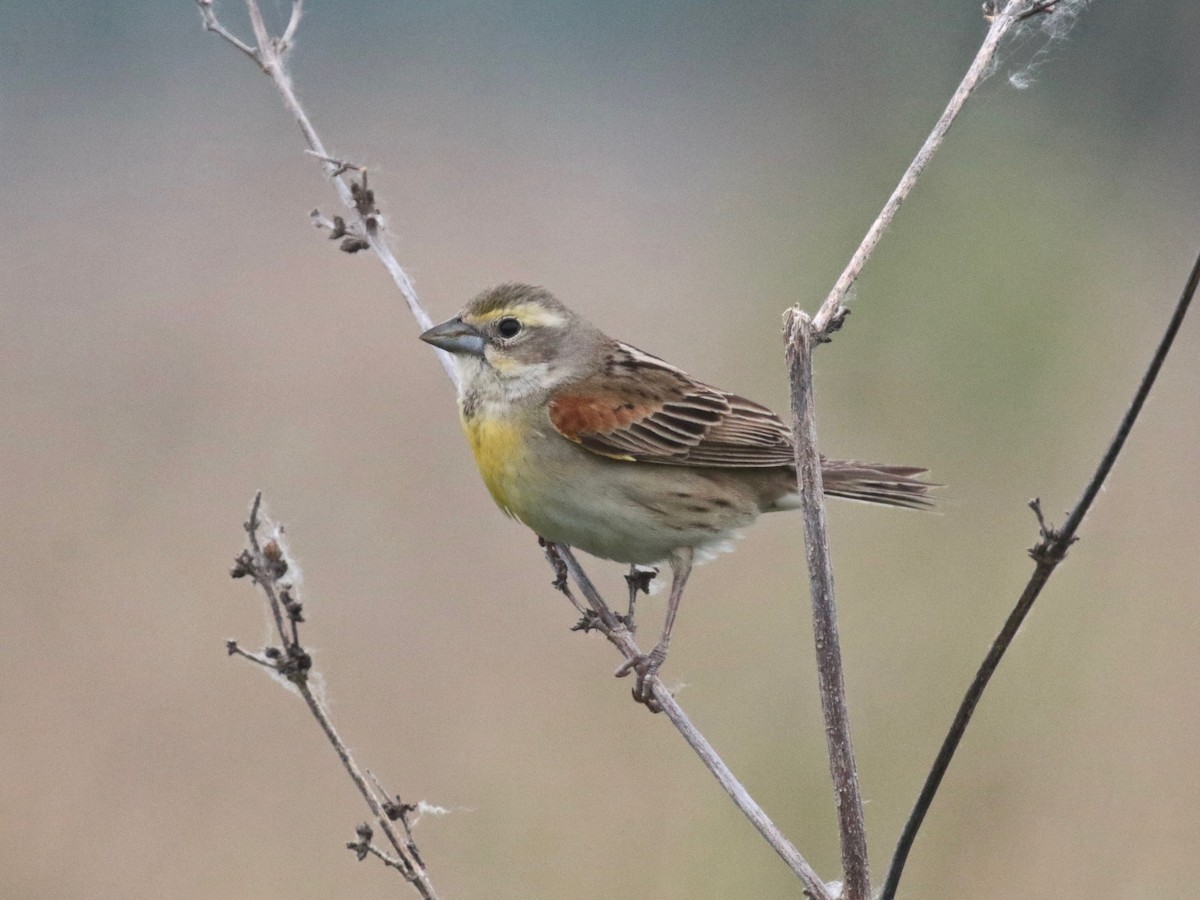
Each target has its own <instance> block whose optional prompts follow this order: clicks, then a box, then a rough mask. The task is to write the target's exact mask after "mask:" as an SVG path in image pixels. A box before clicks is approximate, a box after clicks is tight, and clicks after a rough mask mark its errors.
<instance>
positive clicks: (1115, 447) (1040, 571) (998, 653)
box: [879, 257, 1200, 900]
mask: <svg viewBox="0 0 1200 900" xmlns="http://www.w3.org/2000/svg"><path fill="white" fill-rule="evenodd" d="M1198 284H1200V257H1197V259H1196V262H1195V264H1194V265H1193V266H1192V271H1191V274H1190V275H1189V276H1188V280H1187V284H1186V285H1185V286H1184V289H1183V293H1182V295H1181V296H1180V298H1179V302H1178V303H1177V304H1176V305H1175V312H1174V314H1173V315H1172V316H1171V320H1170V322H1168V323H1167V329H1166V331H1165V332H1164V333H1163V336H1162V339H1161V340H1160V341H1159V344H1158V348H1157V349H1156V350H1155V351H1154V356H1153V358H1152V359H1151V360H1150V365H1149V366H1148V367H1147V369H1146V373H1145V374H1144V375H1143V376H1142V381H1141V384H1140V385H1138V389H1137V392H1136V393H1135V394H1134V397H1133V401H1132V402H1131V403H1130V405H1129V409H1128V410H1126V412H1125V415H1124V416H1123V417H1122V418H1121V422H1120V424H1119V425H1118V426H1117V432H1116V434H1115V435H1113V438H1112V440H1111V441H1110V442H1109V445H1108V449H1107V450H1106V451H1105V453H1104V456H1103V457H1102V458H1101V460H1100V464H1099V465H1098V466H1097V467H1096V471H1095V472H1093V473H1092V477H1091V479H1090V480H1089V481H1088V483H1087V486H1086V487H1085V488H1084V490H1083V494H1082V495H1081V496H1080V498H1079V500H1078V502H1077V503H1076V504H1075V506H1074V508H1072V510H1071V512H1070V513H1069V514H1068V515H1067V521H1066V523H1065V524H1064V525H1063V527H1062V528H1061V529H1055V528H1052V527H1050V526H1049V525H1047V524H1046V520H1045V519H1044V518H1043V516H1042V508H1041V503H1040V502H1039V501H1038V500H1032V501H1030V503H1029V505H1030V507H1031V508H1032V509H1033V512H1034V514H1035V515H1036V516H1037V520H1038V534H1039V540H1038V542H1037V543H1036V544H1035V545H1034V546H1033V547H1032V548H1031V549H1030V551H1029V555H1030V556H1031V557H1032V558H1033V560H1034V569H1033V574H1032V575H1030V576H1029V582H1028V584H1026V585H1025V590H1023V591H1022V592H1021V596H1020V597H1019V598H1018V600H1017V605H1016V606H1015V607H1013V610H1012V612H1011V613H1009V615H1008V618H1007V619H1006V620H1005V622H1004V627H1003V628H1001V629H1000V633H999V634H998V635H996V639H995V640H994V641H993V642H992V646H991V648H990V649H989V650H988V652H987V656H985V657H984V659H983V663H982V664H981V665H980V667H979V671H978V672H976V673H975V678H974V680H973V681H972V682H971V686H970V687H969V688H967V693H966V695H965V696H964V697H963V699H962V703H960V704H959V707H958V712H957V713H956V714H955V716H954V721H953V723H951V725H950V730H949V732H947V734H946V737H945V739H944V740H943V741H942V746H941V749H940V750H938V755H937V758H936V759H935V760H934V761H933V766H932V767H931V768H930V770H929V774H928V775H927V776H926V778H925V784H924V786H923V787H922V788H921V793H920V794H919V795H918V797H917V802H916V803H915V804H914V805H913V810H912V812H911V813H909V817H908V821H907V822H906V823H905V825H904V830H903V831H902V832H901V833H900V840H899V841H898V842H897V844H896V850H895V852H894V853H893V855H892V863H891V866H890V867H889V868H888V874H887V880H886V882H885V883H884V886H883V891H882V893H881V894H880V895H879V897H880V900H894V898H895V896H896V889H897V888H898V887H899V885H900V876H901V875H903V874H904V864H905V863H906V862H907V860H908V854H909V851H910V850H911V849H912V845H913V841H915V840H916V837H917V832H918V831H920V829H921V823H922V822H924V821H925V814H926V813H927V812H929V807H930V806H931V805H932V804H933V798H934V796H935V795H936V794H937V791H938V787H939V786H940V785H941V783H942V778H943V777H944V776H945V774H946V770H947V769H949V768H950V762H951V760H952V759H953V758H954V754H955V751H957V750H958V745H959V743H960V742H961V741H962V738H963V735H964V734H965V733H966V730H967V725H968V724H970V721H971V716H972V714H973V713H974V712H975V707H976V706H977V705H978V703H979V700H980V698H981V697H982V696H983V692H984V690H985V689H986V688H987V686H988V682H989V681H991V679H992V675H993V674H995V671H996V668H997V666H999V665H1000V660H1001V659H1002V658H1003V657H1004V653H1005V651H1006V650H1008V647H1009V645H1010V644H1011V643H1012V641H1013V638H1014V637H1016V635H1017V631H1018V629H1020V627H1021V623H1022V622H1024V621H1025V617H1026V616H1027V615H1028V614H1029V610H1030V609H1032V608H1033V603H1034V601H1035V600H1037V598H1038V595H1039V594H1041V592H1042V588H1044V587H1045V586H1046V582H1047V581H1049V580H1050V576H1051V575H1053V574H1054V571H1055V569H1057V568H1058V564H1059V563H1060V562H1062V561H1063V560H1064V559H1065V558H1066V556H1067V550H1068V549H1069V548H1070V546H1071V545H1072V544H1073V543H1075V541H1076V540H1077V537H1076V532H1078V530H1079V526H1080V525H1081V524H1082V523H1083V519H1084V516H1086V515H1087V513H1088V510H1089V509H1091V506H1092V503H1093V502H1094V501H1095V499H1096V496H1097V495H1098V494H1099V493H1100V488H1101V487H1103V485H1104V481H1105V479H1107V478H1108V473H1109V472H1111V471H1112V468H1113V465H1114V464H1115V463H1116V461H1117V457H1118V456H1119V455H1120V454H1121V449H1122V448H1123V447H1124V446H1125V440H1126V438H1128V437H1129V433H1130V432H1131V431H1132V430H1133V426H1134V423H1135V422H1136V421H1137V417H1138V414H1139V413H1141V411H1142V407H1143V406H1144V405H1145V403H1146V398H1147V397H1149V396H1150V389H1151V388H1152V387H1153V386H1154V382H1155V380H1156V379H1157V378H1158V373H1159V371H1160V370H1161V369H1162V365H1163V362H1164V361H1165V360H1166V358H1167V354H1168V353H1169V352H1170V351H1171V345H1172V344H1173V343H1174V341H1175V336H1176V334H1178V333H1179V328H1180V326H1181V325H1182V324H1183V318H1184V316H1185V315H1186V314H1187V310H1188V307H1189V306H1190V305H1191V302H1192V297H1194V296H1195V294H1196V288H1197V285H1198Z"/></svg>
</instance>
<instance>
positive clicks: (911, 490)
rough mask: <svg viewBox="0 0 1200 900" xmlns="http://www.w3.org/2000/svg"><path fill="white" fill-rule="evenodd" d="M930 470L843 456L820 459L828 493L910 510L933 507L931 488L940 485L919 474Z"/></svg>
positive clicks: (823, 479)
mask: <svg viewBox="0 0 1200 900" xmlns="http://www.w3.org/2000/svg"><path fill="white" fill-rule="evenodd" d="M927 471H928V469H923V468H921V467H920V466H888V465H880V464H878V463H863V462H856V461H854V460H844V459H826V460H822V461H821V479H822V481H823V482H824V485H825V493H826V494H828V495H829V496H831V497H842V498H844V499H847V500H861V501H863V502H864V503H879V504H882V505H884V506H902V507H905V508H907V509H930V508H932V507H933V504H934V498H933V497H930V496H929V491H930V489H932V488H937V487H941V485H940V484H934V483H932V482H928V481H922V480H921V479H920V476H921V475H924V474H925V473H926V472H927Z"/></svg>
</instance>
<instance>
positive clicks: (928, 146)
mask: <svg viewBox="0 0 1200 900" xmlns="http://www.w3.org/2000/svg"><path fill="white" fill-rule="evenodd" d="M1026 2H1027V0H1009V3H1008V4H1006V5H1005V7H1004V11H1003V12H1001V13H1000V14H999V15H997V16H996V18H995V19H994V20H993V21H992V24H991V27H990V28H989V29H988V33H987V37H986V38H985V39H984V42H983V44H982V45H981V46H980V48H979V51H978V52H977V53H976V54H975V59H974V60H973V61H972V62H971V65H970V68H968V69H967V74H966V75H964V76H963V79H962V81H961V82H960V83H959V85H958V88H957V90H955V92H954V95H953V96H952V97H951V98H950V102H949V103H948V104H947V105H946V109H945V111H944V112H943V113H942V115H941V117H940V118H939V119H938V120H937V123H936V124H935V125H934V126H933V130H932V131H931V132H930V133H929V136H928V137H927V138H925V143H924V144H922V145H921V149H920V150H918V151H917V155H916V156H915V157H913V161H912V162H911V163H909V166H908V168H907V169H906V170H905V172H904V174H903V175H902V176H901V178H900V182H899V184H897V185H896V189H895V190H894V191H892V195H891V196H890V197H888V199H887V202H886V203H885V204H884V205H883V209H882V210H881V211H880V213H879V215H878V216H877V217H876V219H875V221H874V222H872V223H871V227H870V228H869V229H868V230H867V233H866V236H865V237H863V239H862V243H861V244H859V246H858V249H857V250H855V251H854V255H853V256H851V257H850V262H849V263H847V264H846V268H845V270H844V271H843V272H842V274H841V276H840V277H839V278H838V280H837V282H835V283H834V286H833V290H831V291H830V292H829V296H828V297H826V298H825V302H824V303H822V304H821V308H820V309H819V310H817V314H816V315H815V316H813V318H812V329H813V332H814V333H815V334H817V335H818V336H824V335H825V334H826V333H827V332H829V331H833V330H836V329H837V328H838V327H839V326H840V324H841V321H842V319H843V318H844V317H845V314H846V306H845V302H846V296H847V294H849V293H850V288H852V287H853V286H854V282H855V281H857V280H858V276H859V275H860V274H861V273H862V270H863V266H865V265H866V264H867V260H868V259H870V258H871V254H872V253H874V252H875V248H876V247H877V246H878V245H879V241H880V238H882V237H883V233H884V231H886V230H887V227H888V226H889V225H891V223H892V219H894V218H895V216H896V211H897V210H898V209H899V208H900V204H901V203H903V202H904V200H905V198H906V197H908V195H909V194H910V193H911V192H912V189H913V188H914V187H915V186H916V184H917V180H918V179H919V178H920V177H921V172H922V171H924V169H925V166H927V165H928V164H929V161H930V160H931V159H932V158H933V155H934V154H935V153H937V151H938V148H939V147H941V145H942V141H944V140H945V138H946V134H947V132H949V130H950V126H951V125H953V124H954V120H955V119H957V118H958V114H959V113H960V112H962V108H963V106H964V105H965V104H966V102H967V98H969V97H970V96H971V94H972V93H973V92H974V91H975V88H977V87H978V86H979V84H980V82H982V81H983V80H984V78H986V77H987V75H988V73H989V72H990V71H991V68H992V60H993V58H994V57H995V55H996V50H997V48H998V47H999V46H1000V42H1001V41H1002V40H1003V39H1004V36H1005V35H1006V34H1008V32H1009V31H1010V30H1011V29H1012V27H1013V26H1014V25H1015V24H1016V23H1017V20H1018V18H1019V17H1020V16H1021V15H1023V13H1024V6H1025V3H1026Z"/></svg>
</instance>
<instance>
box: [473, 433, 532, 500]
mask: <svg viewBox="0 0 1200 900" xmlns="http://www.w3.org/2000/svg"><path fill="white" fill-rule="evenodd" d="M462 422H463V430H464V431H465V432H466V433H467V440H468V441H469V442H470V444H471V452H472V453H473V454H474V455H475V465H476V466H478V467H479V474H480V475H481V476H483V483H484V484H485V485H487V489H488V492H489V493H490V494H491V495H492V499H493V500H495V501H496V505H497V506H499V507H500V508H501V509H502V510H504V512H506V513H507V514H508V515H510V516H513V517H517V513H516V512H515V511H514V510H516V509H517V508H519V506H520V484H519V478H518V475H519V472H520V467H521V464H522V463H523V462H524V458H525V441H524V438H523V437H522V433H521V429H520V428H519V427H518V426H517V425H516V424H515V423H513V422H511V421H508V420H505V419H495V418H487V417H473V418H467V417H465V416H464V417H463V420H462Z"/></svg>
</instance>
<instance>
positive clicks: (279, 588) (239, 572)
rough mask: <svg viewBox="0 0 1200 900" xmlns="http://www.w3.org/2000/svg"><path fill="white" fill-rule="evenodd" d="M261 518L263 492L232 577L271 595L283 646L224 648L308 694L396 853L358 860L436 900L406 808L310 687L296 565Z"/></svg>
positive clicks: (310, 705) (362, 842) (361, 840)
mask: <svg viewBox="0 0 1200 900" xmlns="http://www.w3.org/2000/svg"><path fill="white" fill-rule="evenodd" d="M261 516H262V492H261V491H260V492H259V493H257V494H255V496H254V502H253V504H251V506H250V518H249V520H248V521H247V522H246V525H245V528H246V534H247V536H248V542H249V544H250V546H249V548H248V549H246V550H244V551H242V553H241V555H239V556H238V558H237V560H236V562H235V563H234V567H233V569H232V571H231V572H230V574H231V575H232V576H233V577H234V578H245V577H247V576H248V577H250V578H251V579H252V580H253V581H254V583H255V584H256V585H258V586H259V587H260V588H261V589H262V591H263V593H264V594H265V595H266V597H267V603H268V605H269V606H270V608H271V616H272V618H273V619H274V621H275V630H276V633H277V634H278V636H279V641H280V643H281V645H282V649H281V648H280V647H267V648H266V649H265V650H263V652H262V653H251V652H249V651H246V650H243V649H242V648H241V647H240V646H239V645H238V643H237V641H228V642H227V643H226V649H227V650H228V651H229V655H230V656H241V657H244V658H245V659H248V660H250V661H251V662H254V663H257V664H258V665H260V666H265V667H266V668H269V669H271V670H273V671H274V672H275V673H276V674H278V675H280V676H281V677H283V678H285V679H287V681H288V682H289V683H290V684H291V685H292V686H293V687H294V688H295V689H296V690H297V691H298V692H299V694H300V696H301V697H303V698H304V702H305V704H306V705H307V706H308V709H309V712H311V713H312V715H313V718H315V719H316V720H317V724H319V725H320V726H321V730H322V731H323V732H324V733H325V737H326V738H327V739H328V740H329V743H330V744H331V745H332V746H333V749H334V752H335V753H337V756H338V759H340V760H341V762H342V766H343V768H345V770H346V773H347V774H348V775H349V776H350V779H351V780H352V781H353V782H354V786H355V787H356V788H358V792H359V793H360V794H362V797H363V799H364V800H365V801H366V802H367V806H368V807H369V808H370V810H371V814H372V815H373V816H374V817H375V821H376V822H377V823H378V824H379V827H380V828H381V829H382V830H383V832H384V834H385V835H386V836H387V839H388V843H389V844H391V846H392V849H393V850H394V851H395V854H394V855H391V854H384V853H382V852H381V851H378V850H377V849H371V848H369V847H368V849H367V850H366V851H364V852H362V853H360V855H359V859H362V858H364V857H365V855H366V853H367V852H371V853H374V855H376V856H378V857H379V858H380V859H383V860H384V861H385V862H386V863H387V864H388V865H389V866H391V867H393V868H395V869H396V870H397V871H399V872H400V874H401V875H403V876H404V879H405V880H406V881H407V882H408V883H409V884H411V885H412V886H413V887H414V888H415V889H416V891H417V893H418V894H419V895H420V896H421V897H423V898H425V900H436V898H437V893H436V891H434V888H433V884H432V882H431V881H430V880H429V875H428V873H427V872H426V870H425V864H424V862H423V861H422V860H421V856H420V854H419V853H417V850H416V844H415V843H414V842H413V838H412V832H411V831H410V829H409V826H408V821H407V819H406V818H405V816H406V814H407V812H406V810H407V807H404V806H402V805H399V804H397V803H394V802H392V801H390V800H388V799H387V798H386V797H384V799H382V800H381V799H380V797H379V795H377V793H376V791H375V790H373V789H372V787H371V785H370V784H369V783H368V782H367V779H366V776H365V775H364V774H363V772H362V770H361V769H360V768H359V767H358V764H357V763H356V762H355V761H354V757H353V756H351V755H350V751H349V749H348V748H347V747H346V743H345V741H343V740H342V739H341V737H340V736H339V735H338V733H337V729H335V728H334V726H333V721H332V720H331V719H330V718H329V713H328V711H327V710H326V709H325V706H324V704H322V703H321V701H320V699H319V698H318V697H317V695H316V694H315V693H314V692H313V690H312V686H311V684H310V673H311V671H312V657H311V656H310V655H309V653H308V652H307V651H306V650H305V649H304V647H303V646H302V645H301V643H300V636H299V624H300V623H301V622H303V621H304V616H303V613H302V605H301V604H300V602H299V600H298V599H297V587H296V585H295V584H294V583H293V582H292V580H291V579H290V577H289V571H290V570H291V568H292V564H291V563H290V562H289V561H288V555H287V549H286V548H285V547H284V544H283V537H282V529H274V530H273V533H271V536H270V537H269V538H268V539H267V540H266V541H265V542H263V541H260V540H259V531H260V529H263V528H265V527H267V526H266V525H265V523H264V522H263V520H262V517H261ZM268 531H269V532H270V531H271V529H269V528H268ZM397 818H398V819H400V821H401V824H402V826H403V827H404V831H405V838H404V839H401V837H400V835H399V834H398V833H397V832H396V829H395V827H394V825H393V822H394V821H395V820H396V819H397ZM364 828H365V829H366V830H367V832H368V834H367V836H366V837H365V838H364V837H363V829H364ZM369 843H370V828H369V827H368V826H360V828H359V842H358V843H357V844H351V845H349V846H350V847H351V849H355V848H356V847H359V845H367V844H369Z"/></svg>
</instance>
